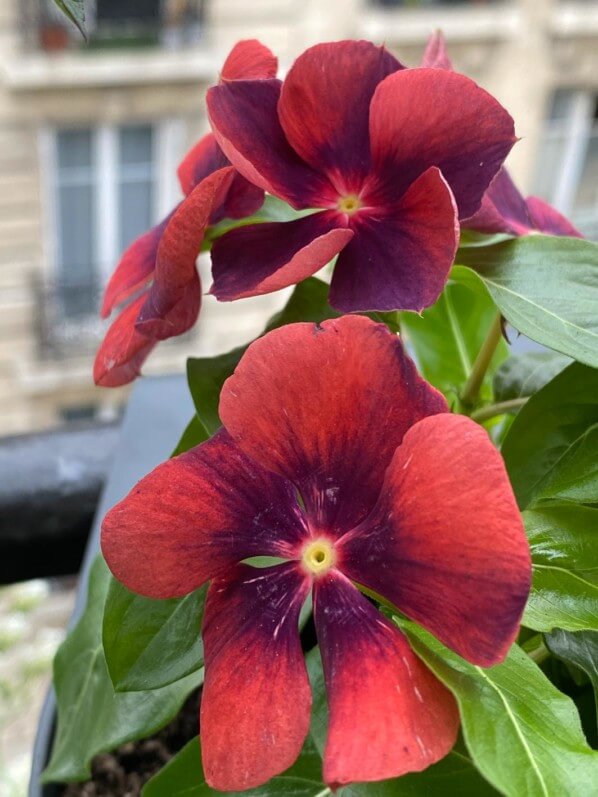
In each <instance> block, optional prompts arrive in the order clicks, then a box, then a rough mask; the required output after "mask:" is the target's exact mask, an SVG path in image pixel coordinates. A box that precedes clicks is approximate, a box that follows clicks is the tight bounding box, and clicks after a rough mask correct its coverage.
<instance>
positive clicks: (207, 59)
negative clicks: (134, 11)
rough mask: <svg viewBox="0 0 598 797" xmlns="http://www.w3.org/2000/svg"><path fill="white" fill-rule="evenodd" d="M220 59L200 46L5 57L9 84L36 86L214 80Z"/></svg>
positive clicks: (24, 87)
mask: <svg viewBox="0 0 598 797" xmlns="http://www.w3.org/2000/svg"><path fill="white" fill-rule="evenodd" d="M219 63H220V60H219V58H218V56H217V54H215V53H213V52H212V51H211V50H208V49H205V48H204V49H198V48H197V47H194V48H193V49H189V50H180V51H178V52H171V51H168V50H166V51H165V50H160V49H155V50H151V51H150V50H148V51H146V52H131V51H130V50H129V51H122V52H115V51H109V52H103V53H90V52H65V53H60V54H48V53H31V54H23V55H19V56H17V57H15V58H14V59H12V60H11V61H9V62H5V64H4V65H3V72H4V78H5V81H6V84H7V85H8V87H9V88H11V89H13V90H14V91H17V90H19V91H27V90H29V91H31V90H39V89H61V88H78V87H80V88H94V87H104V86H125V85H143V84H147V83H153V84H161V83H197V82H200V81H212V80H214V78H215V76H216V74H217V64H219Z"/></svg>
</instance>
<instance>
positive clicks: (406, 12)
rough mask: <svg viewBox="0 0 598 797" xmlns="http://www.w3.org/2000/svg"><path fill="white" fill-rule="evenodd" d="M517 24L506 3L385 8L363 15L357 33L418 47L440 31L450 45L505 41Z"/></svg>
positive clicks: (511, 7)
mask: <svg viewBox="0 0 598 797" xmlns="http://www.w3.org/2000/svg"><path fill="white" fill-rule="evenodd" d="M519 25H520V13H519V10H518V9H517V8H516V7H515V6H514V5H512V4H511V3H509V2H505V3H496V4H494V5H491V6H483V7H477V8H476V7H472V6H471V5H469V4H467V3H463V5H462V6H454V7H452V8H447V7H444V8H443V7H442V6H440V7H439V6H434V7H431V8H418V9H410V8H386V9H375V10H373V11H368V13H367V14H364V15H363V17H362V22H361V30H360V33H361V34H362V35H363V36H364V37H365V38H368V39H374V40H378V39H379V40H382V41H388V42H392V43H393V44H394V45H396V44H406V45H407V44H421V43H422V42H425V41H426V40H427V38H428V36H429V35H430V33H431V32H432V31H434V30H437V29H438V28H440V29H441V30H442V31H443V33H444V34H445V36H446V38H447V39H448V40H449V41H452V42H468V41H474V42H479V41H480V40H487V41H493V40H496V39H503V38H508V37H510V36H511V35H513V33H515V32H516V31H517V30H518V28H519Z"/></svg>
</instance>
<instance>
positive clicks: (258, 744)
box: [200, 565, 311, 792]
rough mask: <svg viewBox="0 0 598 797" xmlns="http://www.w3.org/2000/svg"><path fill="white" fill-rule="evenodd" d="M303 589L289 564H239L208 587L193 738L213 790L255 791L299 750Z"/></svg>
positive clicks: (304, 691) (304, 724) (303, 714)
mask: <svg viewBox="0 0 598 797" xmlns="http://www.w3.org/2000/svg"><path fill="white" fill-rule="evenodd" d="M309 586H310V584H309V580H308V579H307V578H306V577H305V576H304V575H303V574H302V573H301V572H300V571H299V569H298V568H297V567H296V566H295V565H281V566H278V567H271V568H265V569H257V568H252V567H247V566H245V565H240V566H238V567H236V568H233V569H232V570H231V571H230V572H229V573H227V574H226V576H225V577H222V578H216V579H214V581H213V582H212V584H211V586H210V589H209V592H208V598H207V602H206V609H205V615H204V626H203V641H204V647H205V667H206V678H205V682H204V687H203V695H202V701H201V719H200V735H201V747H202V757H203V768H204V772H205V776H206V781H207V783H208V784H209V785H210V786H212V787H213V788H216V789H220V790H222V791H235V792H237V791H243V790H245V789H250V788H252V787H254V786H259V785H261V784H262V783H266V781H268V780H270V778H272V777H274V776H275V775H278V774H280V773H281V772H283V771H284V770H285V769H288V767H290V766H291V764H293V763H294V761H295V759H296V758H297V756H298V755H299V753H300V752H301V748H302V746H303V742H304V741H305V737H306V736H307V732H308V729H309V715H310V706H311V692H310V687H309V681H308V678H307V671H306V668H305V662H304V659H303V652H302V650H301V643H300V641H299V632H298V628H297V625H298V621H299V612H300V609H301V606H302V604H303V602H304V600H305V598H306V597H307V594H308V592H309Z"/></svg>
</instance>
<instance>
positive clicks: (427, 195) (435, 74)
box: [207, 41, 515, 312]
mask: <svg viewBox="0 0 598 797" xmlns="http://www.w3.org/2000/svg"><path fill="white" fill-rule="evenodd" d="M207 99H208V112H209V116H210V120H211V123H212V128H213V130H214V133H215V135H216V139H217V140H218V143H219V144H220V146H221V147H222V150H223V151H224V153H225V154H226V155H227V157H228V158H229V159H230V161H231V163H232V164H233V165H234V166H235V168H236V169H238V171H239V172H240V173H241V174H243V175H244V176H245V177H246V178H247V179H248V180H250V181H251V182H253V183H254V184H255V185H259V186H260V187H261V188H263V189H264V190H266V191H268V192H270V193H272V194H275V195H276V196H278V197H280V198H282V199H284V200H286V201H287V202H289V203H290V204H291V205H293V207H295V208H321V209H323V210H322V211H321V212H319V213H314V214H311V215H308V216H306V217H304V218H301V219H299V220H296V221H291V222H286V223H275V224H260V225H259V226H258V225H251V226H245V227H243V228H239V229H235V230H232V231H231V232H229V233H227V234H226V235H225V236H223V237H222V238H220V239H219V240H218V241H217V242H216V243H215V244H214V247H213V249H212V263H213V277H214V284H213V286H212V289H211V292H212V293H214V294H215V295H216V296H217V298H218V299H221V300H232V299H237V298H240V297H244V296H253V295H256V294H261V293H268V292H270V291H273V290H277V289H278V288H281V287H283V286H286V285H291V284H293V283H295V282H298V281H300V280H302V279H304V278H305V277H307V276H309V275H310V274H313V273H314V272H316V271H317V270H318V269H320V268H321V267H322V266H323V265H325V264H326V263H327V262H328V261H329V260H330V259H331V258H332V257H333V256H334V255H336V254H337V253H339V252H340V254H339V257H338V260H337V263H336V268H335V272H334V276H333V278H332V285H331V288H330V302H331V304H332V305H333V306H334V307H336V308H338V309H339V310H341V311H343V312H351V311H355V310H394V309H408V310H418V311H419V310H421V309H422V308H424V307H426V306H428V305H430V304H432V303H433V302H434V301H436V299H437V298H438V296H439V294H440V292H441V291H442V289H443V287H444V284H445V282H446V279H447V275H448V271H449V269H450V267H451V265H452V263H453V258H454V254H455V249H456V246H457V240H458V235H459V227H458V223H457V213H456V206H458V209H459V212H458V215H459V217H460V218H466V217H468V216H471V215H472V214H473V213H475V211H476V210H477V209H478V208H479V206H480V202H481V199H482V195H483V193H484V191H485V190H486V188H487V187H488V185H489V183H490V181H491V180H492V178H493V177H494V175H495V174H496V173H497V171H498V169H499V168H500V166H501V164H502V162H503V160H504V158H505V157H506V155H507V153H508V152H509V150H510V149H511V146H512V145H513V143H514V141H515V137H514V133H513V122H512V119H511V117H510V116H509V115H508V114H507V112H506V111H505V110H504V109H503V108H502V107H501V106H500V105H499V103H498V102H497V101H496V100H494V99H493V98H492V97H491V96H490V95H489V94H487V93H486V92H485V91H483V90H482V89H481V88H479V87H478V86H476V84H475V83H474V82H473V81H471V80H469V79H468V78H466V77H464V76H462V75H457V74H456V73H450V72H441V71H439V70H433V69H404V68H403V66H402V65H401V64H400V63H399V62H398V61H397V60H396V59H395V58H394V57H393V56H392V55H390V53H388V52H387V51H386V50H385V49H384V48H383V47H375V46H374V45H373V44H370V43H369V42H365V41H344V42H337V43H334V44H321V45H317V46H316V47H312V48H310V49H309V50H307V51H306V52H305V53H304V54H303V55H301V56H300V57H299V58H298V59H297V61H296V62H295V64H294V66H293V67H292V68H291V70H290V71H289V73H288V75H287V77H286V79H285V81H284V83H281V82H280V81H278V80H274V79H270V80H261V81H254V80H243V81H236V82H234V83H223V84H221V85H219V86H215V87H213V88H211V89H210V90H209V92H208V98H207ZM341 250H342V251H341Z"/></svg>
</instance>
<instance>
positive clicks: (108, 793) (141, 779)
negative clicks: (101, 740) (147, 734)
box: [63, 690, 199, 797]
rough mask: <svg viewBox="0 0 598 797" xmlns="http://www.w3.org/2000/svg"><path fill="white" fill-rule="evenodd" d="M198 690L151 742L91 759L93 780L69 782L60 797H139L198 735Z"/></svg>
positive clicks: (136, 743) (130, 745) (119, 749)
mask: <svg viewBox="0 0 598 797" xmlns="http://www.w3.org/2000/svg"><path fill="white" fill-rule="evenodd" d="M198 721H199V690H198V691H196V692H194V693H193V694H192V695H190V697H189V698H188V699H187V701H186V703H185V705H184V706H183V708H182V709H181V711H180V712H179V714H178V715H177V716H176V717H175V718H174V720H173V721H172V722H171V723H170V725H167V726H166V728H163V729H162V730H161V731H159V733H157V734H156V735H155V736H153V737H152V738H151V739H144V740H142V741H139V742H128V743H127V744H123V745H122V746H121V747H119V748H118V749H117V750H116V751H115V752H113V753H102V754H101V755H98V756H96V757H95V758H94V760H93V762H92V765H91V771H92V779H91V780H88V781H86V782H85V783H71V784H69V785H68V786H67V787H66V788H65V790H64V792H63V797H139V795H140V794H141V789H142V788H143V786H144V785H145V783H147V781H148V780H149V779H150V778H151V777H153V775H155V774H156V773H157V772H158V771H159V770H160V769H162V767H163V766H164V764H166V762H167V761H169V760H170V759H171V758H172V757H173V756H174V755H175V754H176V753H178V751H179V750H180V749H181V748H182V747H184V746H185V745H186V744H187V742H188V741H189V740H190V739H192V738H193V737H194V736H197V730H198Z"/></svg>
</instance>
